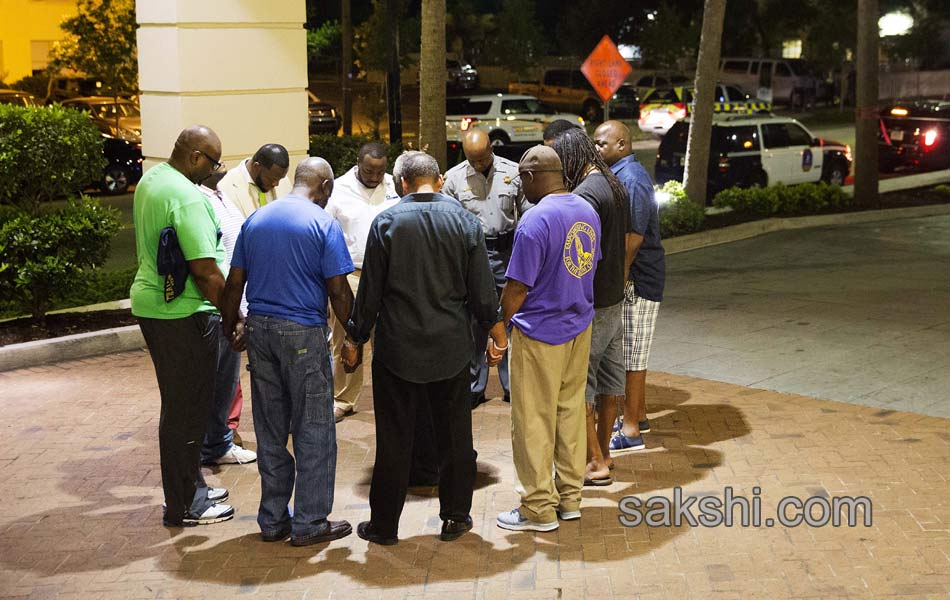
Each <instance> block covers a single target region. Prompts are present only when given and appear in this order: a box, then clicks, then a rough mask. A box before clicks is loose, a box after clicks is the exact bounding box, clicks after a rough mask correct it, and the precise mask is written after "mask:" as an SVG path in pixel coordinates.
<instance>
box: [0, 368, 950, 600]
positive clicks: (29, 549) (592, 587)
mask: <svg viewBox="0 0 950 600" xmlns="http://www.w3.org/2000/svg"><path fill="white" fill-rule="evenodd" d="M245 383H246V376H245ZM246 389H248V388H246ZM367 391H368V389H367ZM495 392H496V394H497V390H495ZM648 398H649V402H650V410H651V422H652V423H653V428H654V433H652V434H648V435H647V444H648V449H647V451H645V452H642V453H639V454H635V455H633V456H626V457H618V458H617V461H616V462H617V469H616V472H615V473H616V479H617V482H616V483H614V484H613V485H612V486H610V487H607V488H595V489H588V490H586V491H585V494H584V504H583V507H582V511H583V518H582V519H581V520H580V521H575V522H570V523H562V525H561V528H560V530H559V531H557V532H554V533H548V534H532V533H514V532H509V531H504V530H501V529H498V528H497V527H496V526H495V524H494V518H495V515H496V514H497V513H498V512H499V511H502V510H507V509H510V508H512V507H513V506H515V504H516V502H517V496H516V494H515V492H514V490H513V480H514V475H513V468H512V463H511V445H510V437H509V409H508V406H507V405H505V404H503V403H501V402H500V401H498V400H495V401H492V402H491V403H489V404H487V405H485V406H483V407H481V408H479V409H478V410H477V411H476V413H475V419H474V429H475V440H476V445H477V448H478V450H479V477H478V489H477V490H476V493H475V502H474V507H473V511H472V516H473V518H474V520H475V529H474V531H473V532H472V533H470V534H468V535H465V536H463V537H462V538H461V539H459V540H458V541H456V542H453V543H443V542H440V541H439V540H438V538H437V534H438V531H439V526H440V522H439V519H438V516H437V513H438V501H437V499H436V498H434V497H433V496H432V494H431V493H427V494H420V495H414V496H411V497H410V499H409V501H408V503H407V505H406V510H405V512H404V513H403V517H402V524H401V530H400V537H401V539H400V543H399V545H397V546H394V547H380V546H368V545H367V543H366V542H364V541H363V540H360V539H359V538H358V537H356V535H355V534H354V535H352V536H350V537H348V538H346V539H344V540H340V541H337V542H334V543H332V544H328V545H326V544H325V545H319V546H312V547H306V548H294V547H291V546H290V545H289V544H264V543H262V542H260V541H259V539H258V537H257V533H258V530H257V525H256V522H255V512H256V506H257V501H258V493H259V483H258V481H257V470H256V468H255V466H254V465H244V466H239V465H233V466H227V467H223V468H220V469H215V470H213V471H209V472H208V477H209V482H211V483H213V484H215V485H224V486H227V487H228V488H229V489H230V490H231V497H232V501H233V504H234V505H235V507H236V509H237V511H238V516H237V518H236V519H235V520H233V521H230V522H227V523H224V524H219V525H213V526H208V527H200V528H192V529H183V530H182V529H179V530H168V529H165V528H163V527H161V524H160V523H161V521H160V519H161V502H162V495H161V487H160V479H159V468H158V449H157V439H156V435H157V434H156V432H157V420H158V391H157V388H156V384H155V379H154V374H153V372H152V368H151V363H150V361H149V359H148V357H147V355H146V354H145V353H141V352H138V353H128V354H119V355H113V356H106V357H100V358H95V359H88V360H83V361H77V362H72V363H63V364H60V365H54V366H47V367H39V368H33V369H28V370H23V371H16V372H9V373H2V374H0V415H2V420H0V423H2V431H3V436H2V444H0V481H2V484H0V507H2V512H0V596H3V597H29V598H54V597H55V598H83V599H87V598H100V597H107V598H204V599H207V598H221V597H230V596H231V595H232V594H233V595H236V596H250V597H254V598H304V597H306V598H323V597H341V598H348V597H354V598H355V597H358V598H361V599H365V600H369V599H371V598H387V599H388V598H419V597H426V598H447V597H452V598H506V599H519V598H585V597H594V598H608V597H616V598H625V599H629V598H637V597H640V598H682V597H687V596H690V597H704V598H705V597H710V598H782V597H795V598H810V597H815V598H817V597H821V598H835V597H867V596H872V595H880V596H884V597H887V596H893V597H907V596H920V597H932V598H945V597H947V596H948V595H950V558H948V556H950V506H948V503H947V500H946V497H947V494H948V492H950V484H948V481H947V478H948V475H950V469H948V455H950V452H948V449H950V427H948V425H950V421H947V420H944V419H940V418H936V417H926V416H921V415H916V414H911V413H901V412H893V411H888V410H881V409H879V408H869V407H862V406H855V405H849V404H839V403H835V402H829V401H820V400H814V399H810V398H805V397H801V396H793V395H783V394H779V393H775V392H769V391H762V390H753V389H749V388H744V387H740V386H736V385H731V384H725V383H715V382H710V381H705V380H701V379H695V378H691V377H685V376H672V375H665V374H662V373H650V377H649V389H648ZM359 409H360V412H359V413H358V414H357V415H355V416H354V417H351V418H349V419H347V420H346V421H344V422H343V423H342V424H341V425H340V426H339V449H340V453H339V467H338V471H337V473H338V480H337V487H336V505H335V511H334V513H333V516H334V517H335V518H346V519H349V520H350V521H351V522H352V523H353V524H354V526H355V524H356V523H357V522H358V521H360V520H364V519H366V518H367V517H368V514H369V507H368V501H367V494H368V482H369V477H370V469H371V467H372V462H373V454H374V441H373V413H372V403H371V398H369V397H368V395H367V397H364V399H363V400H362V402H361V404H360V407H359ZM242 430H243V435H244V439H245V441H246V442H249V446H250V447H253V440H254V435H253V432H252V431H253V430H252V428H251V421H250V409H249V406H248V404H246V405H245V420H244V423H243V424H242ZM675 486H682V488H683V490H684V495H687V496H690V495H692V496H716V497H720V498H721V497H722V496H723V494H724V488H725V486H733V487H734V489H735V491H736V493H737V494H747V495H751V494H752V488H753V486H760V487H761V496H760V497H761V499H762V506H763V515H765V516H768V515H770V514H772V515H774V511H775V507H776V504H777V503H778V501H779V499H780V498H781V497H783V496H786V495H794V496H798V497H801V498H803V499H804V498H807V497H810V496H819V497H825V498H827V497H829V496H832V497H833V496H862V495H863V496H868V497H869V498H870V499H871V500H872V502H873V525H872V526H871V527H863V526H862V527H856V528H847V527H842V528H833V527H826V528H811V527H807V526H801V527H797V528H786V527H773V528H768V527H764V526H763V527H759V528H752V527H746V528H742V527H734V528H726V527H717V528H705V527H690V526H689V525H687V524H683V525H682V526H680V527H671V528H649V527H646V526H644V525H641V526H639V527H634V528H626V527H623V526H621V524H620V523H619V521H618V517H619V516H620V512H619V510H618V506H617V504H618V501H619V500H620V499H621V498H623V497H624V496H628V495H639V496H640V497H642V498H647V497H649V496H653V495H664V496H671V494H672V493H673V488H674V487H675ZM737 514H738V513H737Z"/></svg>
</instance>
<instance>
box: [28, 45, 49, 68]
mask: <svg viewBox="0 0 950 600" xmlns="http://www.w3.org/2000/svg"><path fill="white" fill-rule="evenodd" d="M52 46H53V42H51V41H49V40H40V41H35V40H34V41H31V42H30V61H31V62H32V64H33V66H32V67H31V68H32V70H34V71H36V70H38V69H39V70H42V69H45V68H46V65H48V64H49V50H50V48H52Z"/></svg>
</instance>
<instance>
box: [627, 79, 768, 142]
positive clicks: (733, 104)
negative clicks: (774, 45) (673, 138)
mask: <svg viewBox="0 0 950 600" xmlns="http://www.w3.org/2000/svg"><path fill="white" fill-rule="evenodd" d="M692 106H693V88H691V87H687V86H683V87H674V88H665V89H659V88H657V89H652V90H648V91H647V92H646V93H644V95H643V100H642V101H641V102H640V118H639V120H638V121H637V125H638V126H639V127H640V131H642V132H643V133H649V134H653V135H655V136H658V137H660V136H663V135H666V132H667V131H669V130H670V127H672V126H673V123H676V122H677V121H680V120H682V119H685V118H686V117H687V116H689V114H690V112H691V109H692ZM771 110H772V103H771V102H762V101H760V100H755V99H753V98H752V97H750V96H749V94H746V93H745V92H743V91H742V89H741V88H739V87H738V86H735V85H724V84H721V83H718V84H716V101H715V102H714V103H713V112H716V113H732V114H747V115H748V114H754V113H758V112H769V111H771Z"/></svg>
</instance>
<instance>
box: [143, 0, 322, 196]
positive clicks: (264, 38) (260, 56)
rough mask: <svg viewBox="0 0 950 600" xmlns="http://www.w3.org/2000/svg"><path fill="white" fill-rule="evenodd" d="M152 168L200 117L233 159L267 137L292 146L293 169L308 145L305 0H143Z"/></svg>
mask: <svg viewBox="0 0 950 600" xmlns="http://www.w3.org/2000/svg"><path fill="white" fill-rule="evenodd" d="M135 8H136V19H137V20H138V23H139V25H140V28H139V30H138V61H139V89H140V90H141V96H140V102H141V107H142V153H143V154H144V156H145V168H146V169H147V168H149V167H151V166H154V165H155V164H158V163H159V162H162V161H164V160H166V159H167V158H168V156H169V155H170V154H171V150H172V146H173V145H174V143H175V139H176V138H177V136H178V133H179V132H180V131H181V130H182V129H184V128H185V127H188V126H189V125H194V124H201V125H206V126H208V127H210V128H211V129H213V130H214V131H215V132H216V133H217V134H218V136H220V138H221V145H222V150H223V155H222V156H223V160H224V161H225V162H226V163H227V164H228V167H229V168H230V167H233V166H235V165H236V164H238V162H240V161H241V160H242V159H244V158H246V157H248V156H251V155H252V154H253V153H254V151H255V150H257V148H259V147H260V146H261V145H263V144H266V143H277V144H282V145H283V146H285V147H286V148H287V150H288V152H289V153H290V160H291V171H290V173H291V177H292V173H293V169H294V167H295V166H296V164H297V163H299V162H300V161H301V160H303V159H304V158H306V157H307V151H308V147H309V137H308V125H309V117H308V113H307V92H306V88H307V41H306V33H305V31H304V28H303V25H304V22H305V19H306V3H305V1H304V0H284V1H281V2H271V1H268V0H215V1H213V2H211V1H209V2H195V1H194V0H137V2H136V7H135Z"/></svg>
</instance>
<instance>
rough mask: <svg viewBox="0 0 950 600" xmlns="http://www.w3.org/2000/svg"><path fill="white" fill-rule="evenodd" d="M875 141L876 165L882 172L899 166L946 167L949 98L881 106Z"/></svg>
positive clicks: (949, 156) (949, 164)
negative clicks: (876, 148) (876, 143)
mask: <svg viewBox="0 0 950 600" xmlns="http://www.w3.org/2000/svg"><path fill="white" fill-rule="evenodd" d="M877 142H878V164H879V167H880V170H881V171H883V172H885V173H889V172H891V171H894V170H896V169H900V168H912V169H913V168H919V169H946V168H950V100H941V99H927V100H917V101H915V102H910V103H903V104H895V105H892V106H887V107H885V108H884V110H883V111H881V123H880V127H879V128H878V132H877Z"/></svg>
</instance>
